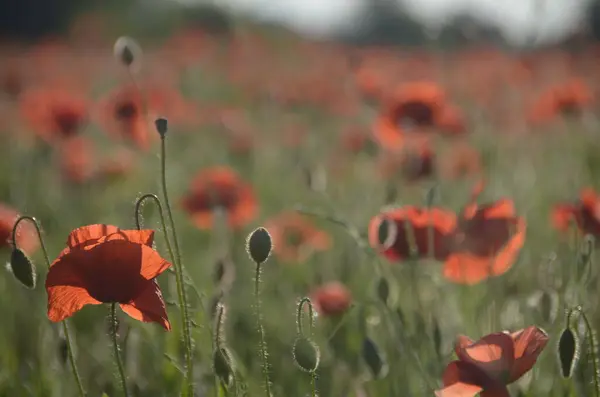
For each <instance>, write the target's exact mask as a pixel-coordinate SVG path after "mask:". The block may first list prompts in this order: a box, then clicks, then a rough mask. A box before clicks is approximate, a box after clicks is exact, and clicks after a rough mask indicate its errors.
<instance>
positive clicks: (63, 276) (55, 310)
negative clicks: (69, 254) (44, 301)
mask: <svg viewBox="0 0 600 397" xmlns="http://www.w3.org/2000/svg"><path fill="white" fill-rule="evenodd" d="M78 270H79V269H77V264H76V263H75V262H63V263H62V264H61V265H59V266H52V267H51V268H50V270H49V271H48V276H47V277H46V292H47V294H48V318H49V319H50V320H51V321H55V322H58V321H62V320H64V319H65V318H67V317H70V316H72V315H73V314H74V313H75V312H77V311H79V310H80V309H81V308H82V307H83V306H85V305H99V304H100V303H101V302H99V301H98V300H96V299H94V298H92V297H91V296H90V294H89V293H88V291H87V289H86V286H85V281H84V280H83V278H82V277H81V275H80V274H79V273H78Z"/></svg>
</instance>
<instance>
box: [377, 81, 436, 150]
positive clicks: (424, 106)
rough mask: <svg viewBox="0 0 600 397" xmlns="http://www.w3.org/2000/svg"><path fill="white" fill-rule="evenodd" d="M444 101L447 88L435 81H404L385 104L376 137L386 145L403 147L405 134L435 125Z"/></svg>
mask: <svg viewBox="0 0 600 397" xmlns="http://www.w3.org/2000/svg"><path fill="white" fill-rule="evenodd" d="M445 105H446V96H445V94H444V91H443V90H442V89H441V88H440V87H439V86H438V85H437V84H435V83H432V82H417V83H410V84H405V85H402V86H400V87H399V88H398V89H397V90H396V92H395V93H394V94H393V95H392V96H391V98H390V99H389V101H388V103H387V105H385V106H384V109H383V110H382V112H381V114H380V116H379V118H378V120H377V122H376V125H375V128H374V131H373V132H374V135H375V139H376V140H377V141H378V142H379V144H380V145H381V146H382V147H383V148H384V149H388V150H399V149H402V148H403V147H404V144H405V140H406V136H405V134H406V133H407V132H412V131H413V130H415V129H417V128H430V127H434V126H436V125H437V122H438V118H439V115H440V114H441V113H442V111H443V109H444V107H445Z"/></svg>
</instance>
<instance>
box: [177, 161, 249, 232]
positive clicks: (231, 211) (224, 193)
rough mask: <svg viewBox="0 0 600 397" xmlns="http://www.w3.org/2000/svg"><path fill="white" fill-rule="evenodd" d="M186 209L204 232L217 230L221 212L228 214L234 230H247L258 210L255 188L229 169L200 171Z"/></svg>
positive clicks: (230, 224)
mask: <svg viewBox="0 0 600 397" xmlns="http://www.w3.org/2000/svg"><path fill="white" fill-rule="evenodd" d="M182 205H183V208H184V209H185V210H186V211H187V212H188V214H189V215H190V216H191V218H192V221H193V222H194V224H195V225H196V226H197V227H198V228H200V229H210V228H212V227H213V226H214V225H213V224H214V218H215V212H216V211H217V210H223V211H224V212H225V214H226V216H227V223H228V225H229V226H230V227H232V228H240V227H243V226H245V225H246V224H247V223H248V222H250V221H251V220H252V219H254V217H255V216H256V212H257V207H258V204H257V202H256V197H255V195H254V190H253V189H252V187H251V186H250V185H248V184H246V183H245V182H243V181H242V180H241V179H240V177H239V176H238V175H237V173H236V172H235V171H234V170H232V169H230V168H228V167H213V168H209V169H205V170H202V171H200V172H199V173H198V174H197V175H196V177H195V178H194V179H193V180H192V183H191V186H190V191H189V193H188V194H187V195H186V196H185V197H183V200H182Z"/></svg>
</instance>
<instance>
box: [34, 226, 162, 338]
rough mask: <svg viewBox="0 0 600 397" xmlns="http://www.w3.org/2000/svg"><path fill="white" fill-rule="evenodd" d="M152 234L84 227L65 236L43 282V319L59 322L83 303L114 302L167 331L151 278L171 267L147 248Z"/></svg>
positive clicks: (138, 317) (157, 291)
mask: <svg viewBox="0 0 600 397" xmlns="http://www.w3.org/2000/svg"><path fill="white" fill-rule="evenodd" d="M153 241H154V231H153V230H123V229H119V228H118V227H116V226H111V225H88V226H83V227H80V228H78V229H75V230H73V231H72V232H71V234H69V237H68V239H67V248H65V249H64V250H63V251H62V252H61V253H60V255H59V256H58V258H56V259H55V260H54V262H53V263H52V265H51V266H50V270H49V272H48V276H47V278H46V291H47V293H48V318H49V319H50V320H51V321H54V322H58V321H62V320H64V319H65V318H67V317H70V316H72V315H73V314H75V313H76V312H77V311H79V310H81V308H82V307H84V306H85V305H99V304H102V303H119V305H120V306H121V308H122V309H123V311H124V312H125V313H127V314H128V315H129V316H131V317H132V318H134V319H136V320H139V321H144V322H156V323H158V324H160V325H161V326H162V327H163V328H165V329H166V330H170V329H171V325H170V323H169V320H168V317H167V312H166V309H165V302H164V300H163V298H162V294H161V291H160V288H159V286H158V283H157V282H156V280H155V278H156V277H157V276H158V275H159V274H161V273H162V272H164V271H165V270H167V269H168V268H169V267H170V266H171V264H170V263H169V262H167V261H166V260H165V259H163V258H162V257H161V256H160V254H159V253H158V252H157V251H155V250H153V249H152V244H153Z"/></svg>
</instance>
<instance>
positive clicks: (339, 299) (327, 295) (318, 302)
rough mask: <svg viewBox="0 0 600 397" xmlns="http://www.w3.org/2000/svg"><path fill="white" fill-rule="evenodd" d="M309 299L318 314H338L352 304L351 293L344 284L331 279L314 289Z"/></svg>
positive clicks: (342, 312)
mask: <svg viewBox="0 0 600 397" xmlns="http://www.w3.org/2000/svg"><path fill="white" fill-rule="evenodd" d="M311 301H312V303H313V305H314V306H315V310H316V311H317V313H319V314H320V315H322V316H339V315H341V314H344V313H345V312H346V310H348V308H349V307H350V305H351V304H352V294H351V293H350V291H349V290H348V288H346V286H345V285H344V284H342V283H340V282H337V281H333V282H330V283H327V284H325V285H322V286H320V287H318V288H317V289H315V290H314V291H313V292H312V294H311Z"/></svg>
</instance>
